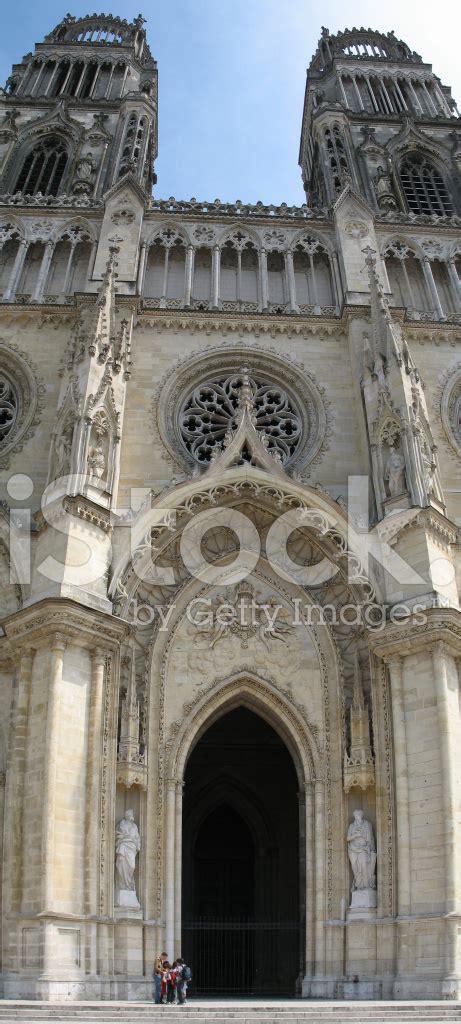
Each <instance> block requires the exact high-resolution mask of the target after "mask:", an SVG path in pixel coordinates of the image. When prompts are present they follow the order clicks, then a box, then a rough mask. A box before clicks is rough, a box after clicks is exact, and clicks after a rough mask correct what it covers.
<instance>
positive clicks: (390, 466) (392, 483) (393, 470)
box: [384, 446, 406, 498]
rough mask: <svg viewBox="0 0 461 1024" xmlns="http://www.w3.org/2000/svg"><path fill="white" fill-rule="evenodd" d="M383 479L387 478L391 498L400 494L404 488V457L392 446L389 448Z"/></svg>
mask: <svg viewBox="0 0 461 1024" xmlns="http://www.w3.org/2000/svg"><path fill="white" fill-rule="evenodd" d="M384 479H385V480H387V485H388V488H389V495H390V497H391V498H394V497H395V496H396V495H397V494H402V493H403V492H404V491H405V490H406V482H405V459H404V457H403V455H402V454H401V453H400V452H399V451H397V449H396V448H394V447H393V446H392V447H391V448H390V450H389V457H388V460H387V465H386V468H385V470H384Z"/></svg>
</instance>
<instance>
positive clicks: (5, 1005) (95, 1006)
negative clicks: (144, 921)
mask: <svg viewBox="0 0 461 1024" xmlns="http://www.w3.org/2000/svg"><path fill="white" fill-rule="evenodd" d="M215 1021H217V1022H219V1024H368V1022H369V1024H406V1022H407V1021H408V1022H410V1021H421V1022H423V1024H426V1022H427V1024H448V1022H449V1021H459V1022H460V1024H461V1003H458V1002H451V1001H446V1002H442V1001H438V1002H432V1001H423V1000H421V1002H418V1001H414V1002H412V1001H406V1002H400V1001H397V1000H395V1001H392V1002H380V1001H373V1002H366V1001H357V1002H346V1001H344V1002H342V1001H336V1002H329V1001H326V1000H325V1001H323V1000H322V1001H318V1000H286V1001H283V1002H282V1001H278V1000H270V999H268V1000H251V1001H250V1000H207V1001H200V1000H197V1001H195V1000H194V1001H193V1002H189V1003H188V1004H186V1005H185V1006H181V1007H179V1006H174V1005H172V1006H154V1005H153V1004H152V1003H142V1002H139V1003H133V1002H131V1003H130V1002H104V1001H100V1002H67V1003H54V1002H53V1003H42V1002H38V1001H30V1002H29V1001H26V1000H7V999H5V1000H1V1001H0V1024H3V1022H4V1024H39V1022H40V1024H42V1022H43V1024H144V1022H145V1024H147V1022H149V1024H161V1022H162V1024H163V1022H168V1024H181V1022H182V1024H184V1022H186V1024H213V1022H215Z"/></svg>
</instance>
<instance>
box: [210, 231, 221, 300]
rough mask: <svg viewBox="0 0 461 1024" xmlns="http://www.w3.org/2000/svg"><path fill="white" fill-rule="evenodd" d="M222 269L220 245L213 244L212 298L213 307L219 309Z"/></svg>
mask: <svg viewBox="0 0 461 1024" xmlns="http://www.w3.org/2000/svg"><path fill="white" fill-rule="evenodd" d="M220 270H221V250H220V248H219V245H215V246H213V263H212V285H211V291H212V299H211V308H212V309H219V278H220Z"/></svg>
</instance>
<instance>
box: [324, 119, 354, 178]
mask: <svg viewBox="0 0 461 1024" xmlns="http://www.w3.org/2000/svg"><path fill="white" fill-rule="evenodd" d="M324 136H325V145H326V150H327V156H328V162H329V166H330V170H331V175H332V178H333V186H334V189H335V192H339V191H340V190H341V189H342V187H343V180H344V175H345V174H348V173H349V165H348V161H347V156H346V150H345V147H344V143H343V140H342V138H341V129H340V127H339V125H338V124H335V125H333V128H332V129H331V128H325V131H324Z"/></svg>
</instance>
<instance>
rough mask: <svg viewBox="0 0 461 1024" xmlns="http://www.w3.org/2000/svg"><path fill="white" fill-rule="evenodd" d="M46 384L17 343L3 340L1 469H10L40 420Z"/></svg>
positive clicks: (0, 365) (0, 351)
mask: <svg viewBox="0 0 461 1024" xmlns="http://www.w3.org/2000/svg"><path fill="white" fill-rule="evenodd" d="M44 403H45V386H44V384H42V382H41V381H40V379H39V378H38V376H37V368H36V366H35V363H32V361H31V360H30V359H29V358H28V356H26V355H25V354H24V353H23V352H21V351H20V350H19V349H17V348H16V347H15V346H12V345H10V344H6V343H5V342H1V341H0V469H8V467H9V465H10V458H11V456H12V455H13V453H15V452H19V451H21V450H22V448H23V447H24V444H25V443H26V441H28V439H29V438H30V437H31V435H32V434H33V432H34V429H35V427H36V426H37V424H38V423H39V422H40V415H41V412H42V409H43V406H44Z"/></svg>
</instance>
